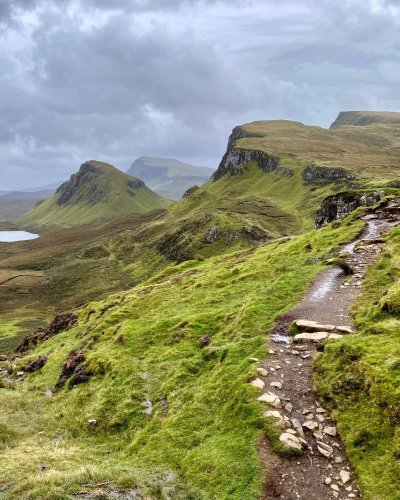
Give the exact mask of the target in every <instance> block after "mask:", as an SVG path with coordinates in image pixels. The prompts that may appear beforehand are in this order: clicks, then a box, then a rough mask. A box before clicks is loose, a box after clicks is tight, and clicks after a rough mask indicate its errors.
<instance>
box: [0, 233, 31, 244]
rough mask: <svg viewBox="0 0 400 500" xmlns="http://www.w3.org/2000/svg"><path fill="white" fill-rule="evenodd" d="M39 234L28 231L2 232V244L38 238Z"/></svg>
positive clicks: (0, 237)
mask: <svg viewBox="0 0 400 500" xmlns="http://www.w3.org/2000/svg"><path fill="white" fill-rule="evenodd" d="M38 237H39V235H38V234H34V233H28V232H27V231H0V242H6V243H10V242H12V241H26V240H34V239H35V238H38Z"/></svg>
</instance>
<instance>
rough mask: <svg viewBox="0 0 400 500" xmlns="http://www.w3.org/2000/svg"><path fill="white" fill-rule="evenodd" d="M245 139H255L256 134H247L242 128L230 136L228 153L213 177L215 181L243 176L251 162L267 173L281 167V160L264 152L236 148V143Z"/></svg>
mask: <svg viewBox="0 0 400 500" xmlns="http://www.w3.org/2000/svg"><path fill="white" fill-rule="evenodd" d="M245 137H255V135H254V134H249V133H247V132H246V131H245V130H244V129H243V128H241V127H235V128H234V129H233V130H232V133H231V135H230V136H229V140H228V146H227V150H226V153H225V154H224V156H223V157H222V160H221V163H220V164H219V167H218V169H217V170H216V172H215V173H214V175H213V180H214V181H217V180H218V179H220V178H221V177H223V176H224V175H227V174H229V175H232V176H234V175H242V174H243V173H244V171H245V169H246V168H247V166H248V165H249V163H250V162H252V161H255V162H256V164H257V165H258V166H259V167H260V169H261V170H263V171H264V172H265V173H268V172H272V171H273V170H276V169H277V168H278V167H279V158H278V157H277V156H274V155H269V154H268V153H266V152H264V151H259V150H251V149H243V148H238V147H236V146H235V145H236V142H237V141H238V140H239V139H242V138H245Z"/></svg>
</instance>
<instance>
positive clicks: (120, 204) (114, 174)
mask: <svg viewBox="0 0 400 500" xmlns="http://www.w3.org/2000/svg"><path fill="white" fill-rule="evenodd" d="M170 204H171V202H170V201H169V200H167V199H166V198H163V197H161V196H159V195H157V194H156V193H154V192H153V191H151V190H150V189H149V188H148V187H147V186H146V185H145V183H144V182H143V181H142V180H140V179H137V178H136V177H131V176H129V175H127V174H125V173H123V172H121V171H120V170H118V169H116V168H115V167H113V166H112V165H109V164H108V163H103V162H100V161H95V160H91V161H87V162H85V163H83V164H82V165H81V167H80V169H79V172H77V173H76V174H74V175H72V176H71V178H70V180H69V181H67V182H65V183H64V184H62V185H61V186H60V187H59V188H58V189H57V191H56V192H55V194H54V195H53V196H51V197H50V198H48V199H46V200H43V201H40V202H39V203H37V204H36V205H35V207H34V208H33V209H32V210H31V211H30V212H28V213H26V214H25V215H23V216H22V217H21V218H20V219H19V220H18V222H19V223H20V224H23V225H25V226H30V227H39V226H40V227H48V228H49V227H69V226H73V225H77V224H87V223H93V222H96V221H102V220H107V219H112V218H117V217H122V216H124V215H127V214H130V213H139V214H140V213H145V212H149V211H151V210H156V209H161V208H167V207H168V206H169V205H170Z"/></svg>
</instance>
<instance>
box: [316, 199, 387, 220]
mask: <svg viewBox="0 0 400 500" xmlns="http://www.w3.org/2000/svg"><path fill="white" fill-rule="evenodd" d="M384 196H385V193H384V192H383V191H374V192H372V193H364V194H362V193H354V192H346V193H338V194H335V195H333V196H328V197H327V198H325V199H324V200H323V202H322V203H321V205H320V207H319V209H318V211H317V216H316V219H315V225H316V227H321V226H323V225H324V224H328V223H329V222H332V221H334V220H337V219H341V218H342V217H344V216H345V215H348V214H349V213H350V212H352V211H353V210H355V209H356V208H358V207H371V206H372V205H375V203H377V202H378V201H379V200H381V199H382V198H383V197H384Z"/></svg>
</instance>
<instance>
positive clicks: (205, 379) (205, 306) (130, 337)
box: [0, 221, 362, 500]
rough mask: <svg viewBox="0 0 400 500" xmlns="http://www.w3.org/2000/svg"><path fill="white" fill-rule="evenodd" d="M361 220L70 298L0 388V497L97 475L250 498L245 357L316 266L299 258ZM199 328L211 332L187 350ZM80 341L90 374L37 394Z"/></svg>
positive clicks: (318, 253)
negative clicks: (69, 324)
mask: <svg viewBox="0 0 400 500" xmlns="http://www.w3.org/2000/svg"><path fill="white" fill-rule="evenodd" d="M361 225H362V223H361V222H360V221H356V222H354V223H351V224H348V225H347V224H346V223H343V224H339V225H338V224H336V227H335V228H333V227H331V226H329V227H326V228H324V229H322V230H318V231H313V232H312V233H310V234H308V235H306V236H299V237H296V238H294V239H293V240H292V241H287V242H284V243H274V244H271V245H268V246H265V247H261V248H258V249H250V250H246V251H242V252H238V253H233V254H230V255H228V256H225V257H218V258H217V257H213V258H210V259H208V260H207V261H206V262H194V261H191V262H186V263H183V264H181V265H179V266H173V267H168V268H166V269H165V270H164V271H162V272H161V273H160V274H159V275H157V276H155V277H153V278H152V279H151V280H150V281H148V282H146V283H144V284H142V285H138V286H137V287H135V288H133V289H131V290H129V291H127V292H124V293H119V294H117V295H115V296H111V297H110V298H109V299H107V301H106V302H99V303H91V304H89V305H88V306H86V307H84V308H83V309H81V310H80V312H79V326H78V327H76V328H74V329H73V330H71V331H69V332H65V333H62V334H60V335H58V336H56V337H54V338H53V339H50V340H48V341H46V342H45V343H44V344H42V345H41V346H39V347H38V348H37V349H36V350H35V352H33V353H32V354H31V355H29V356H28V358H27V359H21V360H19V361H18V364H17V366H14V367H12V369H13V370H14V372H15V371H17V370H18V367H19V366H21V365H25V364H26V363H27V362H28V361H29V360H32V359H35V358H36V357H37V356H38V355H43V354H46V355H48V359H49V360H48V363H47V364H46V366H45V367H44V368H43V369H42V370H41V371H40V372H38V373H35V374H32V375H29V376H28V377H27V378H26V380H25V381H22V382H17V383H16V384H15V385H13V384H12V386H11V387H9V388H4V389H1V390H0V406H1V408H2V417H1V418H2V424H1V425H2V426H3V432H2V436H4V438H3V447H4V452H3V460H2V468H1V471H0V484H2V488H4V491H3V492H2V495H3V498H4V499H9V498H16V497H17V498H30V499H31V498H32V499H35V498H40V499H47V498H49V499H50V498H51V499H53V498H71V495H72V494H73V493H76V492H77V491H82V490H87V491H91V492H93V491H94V490H96V487H95V486H93V485H95V484H98V483H102V482H104V481H106V480H108V479H112V484H110V485H109V486H108V488H113V487H117V486H118V487H130V488H131V487H132V486H134V485H137V486H138V487H140V488H141V489H142V491H143V492H146V493H147V494H149V495H152V498H157V495H159V496H160V495H162V493H160V490H162V489H163V488H167V487H170V488H172V489H171V491H172V497H173V498H183V499H187V498H193V499H211V498H215V499H220V498H221V499H222V498H232V499H240V500H246V499H254V498H258V496H259V492H260V488H261V468H260V464H259V462H258V455H257V443H258V440H259V439H260V437H261V435H262V433H263V432H266V431H267V430H268V427H269V424H268V422H267V421H264V419H262V418H261V417H260V415H261V411H262V408H261V406H260V405H259V404H258V403H257V402H256V398H255V396H256V394H257V391H256V390H255V389H254V388H252V387H251V386H250V384H248V381H249V380H250V379H251V377H252V376H254V373H255V367H254V365H252V364H251V363H249V361H248V358H249V357H250V356H255V357H259V358H261V359H262V358H265V357H266V355H267V354H266V335H267V332H268V330H269V329H270V328H271V327H272V325H273V324H274V321H275V320H276V318H277V317H278V316H279V315H280V314H281V313H283V312H284V311H285V310H287V309H288V308H290V307H291V306H292V305H294V304H295V303H296V302H297V301H298V300H299V299H300V298H301V296H302V295H303V294H304V292H305V290H306V289H307V287H308V286H309V284H310V282H311V281H312V279H313V278H314V277H315V275H316V273H317V272H318V271H319V270H320V269H321V268H322V266H323V264H322V261H323V260H322V259H321V260H319V261H318V260H317V262H316V263H311V262H314V260H312V261H310V259H314V258H315V257H323V258H325V257H326V256H329V255H331V254H332V252H334V251H335V250H336V248H337V247H338V245H339V244H340V243H342V242H344V241H347V240H350V239H351V238H353V237H354V236H355V235H356V234H357V233H358V231H359V230H360V227H361ZM107 305H108V306H112V307H110V308H109V309H107V310H106V311H105V312H104V313H103V312H102V310H103V311H104V308H105V306H107ZM89 312H90V314H89ZM205 334H207V335H210V336H211V337H212V343H211V345H210V346H209V347H207V348H205V349H200V347H199V344H198V340H199V339H200V338H201V337H202V336H203V335H205ZM81 349H84V350H86V351H87V354H86V367H87V369H90V370H91V371H93V372H94V373H96V375H94V376H93V377H92V379H91V380H90V381H89V382H88V383H86V384H82V385H78V386H75V387H74V388H73V389H69V388H67V387H66V388H63V389H58V390H57V391H56V392H55V395H54V396H53V397H52V398H47V397H46V396H44V391H45V390H46V389H47V388H50V387H54V385H55V383H56V382H57V380H58V377H59V374H60V370H61V366H62V364H63V362H64V361H65V359H66V358H67V357H68V355H69V353H70V352H71V351H72V350H81ZM147 399H150V400H151V401H152V402H153V405H154V406H153V415H152V416H151V417H149V416H146V415H145V414H144V413H143V411H142V410H143V406H142V403H143V402H144V401H146V400H147ZM90 418H95V419H97V420H98V425H97V426H96V427H91V426H89V425H88V423H87V420H88V419H90ZM38 433H40V434H38ZM41 464H43V465H45V467H46V468H45V469H44V470H42V471H40V470H39V468H40V465H41ZM168 478H169V481H168Z"/></svg>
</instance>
